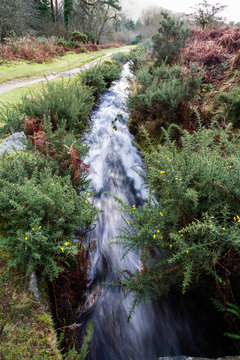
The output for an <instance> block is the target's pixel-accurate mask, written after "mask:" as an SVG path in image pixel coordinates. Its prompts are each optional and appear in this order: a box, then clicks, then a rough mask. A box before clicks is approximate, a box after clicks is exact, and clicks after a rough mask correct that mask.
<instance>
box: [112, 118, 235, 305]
mask: <svg viewBox="0 0 240 360" xmlns="http://www.w3.org/2000/svg"><path fill="white" fill-rule="evenodd" d="M175 127H176V126H175ZM172 130H174V129H173V125H172V126H170V128H169V131H168V133H167V132H166V131H165V130H163V131H164V132H165V135H166V141H165V143H164V145H163V146H158V147H157V148H152V145H151V144H149V146H150V148H148V149H147V150H146V151H145V152H144V158H145V164H146V168H147V172H146V180H147V182H148V186H149V197H148V198H146V199H145V205H144V206H143V207H136V206H135V204H132V205H131V206H127V205H125V204H122V206H123V210H124V211H125V212H126V213H128V216H130V218H131V219H130V220H128V219H127V220H126V226H125V227H124V229H123V230H122V234H121V235H120V236H119V239H118V243H119V240H120V241H121V242H122V244H123V247H124V250H125V252H128V251H130V250H131V251H135V252H139V251H141V252H142V257H141V266H140V268H139V269H138V271H136V273H132V274H130V275H129V274H127V273H126V272H123V274H122V281H123V285H125V286H126V288H127V289H128V291H134V292H135V293H136V299H135V300H136V301H135V303H138V301H139V299H141V298H145V297H146V296H152V295H157V296H160V295H162V294H165V293H167V292H168V291H169V289H171V290H173V289H175V290H176V289H177V290H181V289H182V290H183V291H185V290H186V289H189V288H191V287H196V286H206V287H207V292H208V295H209V296H214V295H216V294H217V296H218V297H221V298H222V299H226V298H228V299H231V300H230V301H234V302H235V301H236V302H237V303H239V290H240V289H239V275H240V273H239V267H238V265H237V264H238V261H239V260H238V259H239V256H240V242H239V238H240V208H239V203H240V177H239V171H240V163H239V157H240V135H239V133H236V132H233V131H232V130H231V128H230V126H228V127H227V129H226V130H224V129H222V128H221V127H218V126H217V124H216V123H213V124H212V127H211V128H209V129H206V128H204V127H200V129H199V131H195V132H193V133H192V134H190V133H188V132H187V131H183V135H182V137H181V146H180V147H177V146H176V143H175V142H174V141H171V140H170V133H171V131H172ZM178 130H179V129H178ZM234 297H235V298H234Z"/></svg>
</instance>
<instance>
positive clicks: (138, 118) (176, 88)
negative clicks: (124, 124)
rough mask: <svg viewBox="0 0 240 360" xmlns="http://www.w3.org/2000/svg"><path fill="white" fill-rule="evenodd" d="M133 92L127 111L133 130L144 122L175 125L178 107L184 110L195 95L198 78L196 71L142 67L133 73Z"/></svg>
mask: <svg viewBox="0 0 240 360" xmlns="http://www.w3.org/2000/svg"><path fill="white" fill-rule="evenodd" d="M135 83H136V84H137V87H136V91H135V92H134V93H133V94H132V95H131V96H130V98H129V107H130V110H131V111H132V116H133V119H134V122H136V124H137V126H139V123H141V122H145V121H146V120H154V121H156V122H158V125H164V126H166V125H168V124H169V123H171V122H173V121H176V119H177V117H178V118H179V120H180V117H179V116H178V115H179V114H178V111H179V107H180V105H184V106H185V108H186V107H187V101H188V100H190V99H191V98H192V97H193V96H194V95H195V94H196V93H197V91H198V89H199V87H200V84H201V76H200V74H199V72H198V69H197V68H196V67H195V66H194V65H191V67H190V69H187V68H185V67H183V66H179V65H174V66H172V67H169V66H167V65H165V64H162V65H161V66H160V67H151V66H147V65H146V66H143V67H141V68H140V70H138V71H137V73H136V80H135Z"/></svg>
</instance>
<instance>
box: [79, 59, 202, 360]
mask: <svg viewBox="0 0 240 360" xmlns="http://www.w3.org/2000/svg"><path fill="white" fill-rule="evenodd" d="M129 76H131V73H130V71H129V68H128V65H127V64H126V65H125V66H124V69H123V73H122V78H121V80H120V81H117V82H115V83H114V84H113V85H112V87H111V88H110V89H109V90H108V91H107V92H106V93H105V94H103V96H102V98H101V100H100V102H99V104H98V107H96V109H95V110H94V112H93V114H92V132H91V133H90V134H89V135H87V137H86V142H87V143H88V144H89V146H90V151H89V155H88V158H87V159H85V162H86V163H88V164H89V165H90V167H91V168H92V170H93V171H94V173H93V174H91V186H92V188H93V189H94V190H96V193H97V195H96V196H95V197H94V203H95V206H96V207H97V208H98V209H99V210H103V212H102V213H100V214H99V217H98V221H97V226H96V228H95V230H94V231H93V233H92V238H93V239H94V241H95V251H94V252H93V254H92V259H91V262H92V267H91V273H90V275H89V276H90V279H91V283H90V285H89V288H88V292H87V300H86V303H88V302H90V305H89V306H88V307H87V310H86V311H85V312H84V313H82V314H81V316H79V319H78V321H79V322H80V323H82V324H83V327H86V325H87V323H88V321H91V322H92V323H93V326H94V332H93V338H92V342H91V346H90V352H89V355H88V360H156V359H158V357H159V356H164V355H175V356H176V355H180V354H181V355H183V354H184V353H183V352H184V351H185V350H186V348H185V349H184V346H185V345H184V344H188V346H187V347H188V351H190V353H192V354H193V353H198V349H197V348H196V346H195V345H194V344H195V343H197V342H199V338H198V339H196V333H195V336H194V335H193V334H192V331H191V329H190V325H189V324H190V321H189V312H190V311H189V309H186V306H184V305H183V303H182V302H181V300H179V301H177V302H174V301H173V302H172V301H170V300H169V299H165V300H163V301H162V302H161V305H159V304H156V303H152V304H151V305H147V304H141V305H139V306H138V307H137V308H136V309H135V313H134V315H133V316H132V318H131V320H130V322H129V323H128V322H127V317H128V314H129V309H130V306H131V303H132V301H133V299H132V297H131V296H128V297H127V298H124V293H123V292H122V291H121V290H119V289H118V288H117V287H111V286H107V285H104V284H103V283H104V282H109V281H117V279H118V272H117V271H116V269H128V270H130V271H135V270H136V269H137V268H138V267H139V266H140V256H139V255H137V254H135V253H128V255H127V256H126V257H125V258H124V259H122V260H121V257H122V249H121V245H120V244H109V243H110V242H112V241H114V237H116V235H117V234H118V231H119V228H121V227H122V226H123V225H124V222H123V219H122V213H121V211H120V209H119V206H118V205H117V204H116V202H115V201H114V199H113V198H112V197H111V196H110V195H108V194H106V192H110V193H112V194H114V195H115V196H117V197H119V198H121V199H122V200H123V201H125V202H127V203H129V204H131V205H132V204H135V205H136V206H137V205H141V204H142V202H143V199H144V198H145V196H146V195H147V194H146V187H145V185H144V183H143V179H142V178H141V177H140V176H139V175H138V174H137V173H136V172H135V171H134V170H133V169H132V167H134V166H136V165H139V164H140V165H141V164H142V159H141V157H140V154H139V152H138V151H137V149H136V147H135V146H134V144H133V141H134V138H133V136H132V135H131V134H130V133H129V131H128V128H127V119H128V113H127V111H126V110H125V107H126V101H127V96H128V90H127V88H128V77H129ZM119 113H121V114H122V115H123V116H122V119H119V120H118V121H116V122H115V123H114V125H116V127H117V130H115V129H114V128H113V123H112V122H113V121H114V120H115V119H116V117H117V114H119ZM100 289H102V290H100ZM100 291H102V292H101V294H100ZM96 294H100V295H98V296H95V295H96ZM93 299H94V300H93ZM198 335H199V334H198ZM185 354H186V353H185ZM180 358H181V359H182V357H179V359H180Z"/></svg>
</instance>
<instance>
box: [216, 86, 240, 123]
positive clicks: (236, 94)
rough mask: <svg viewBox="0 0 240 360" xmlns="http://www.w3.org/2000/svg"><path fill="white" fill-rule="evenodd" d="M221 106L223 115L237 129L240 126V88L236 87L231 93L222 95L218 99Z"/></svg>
mask: <svg viewBox="0 0 240 360" xmlns="http://www.w3.org/2000/svg"><path fill="white" fill-rule="evenodd" d="M218 102H219V104H221V105H222V108H223V115H224V117H225V119H226V120H227V121H230V122H231V123H232V124H233V125H234V126H235V127H238V128H239V126H240V87H236V88H235V89H233V90H232V91H231V92H229V93H222V94H220V95H219V97H218Z"/></svg>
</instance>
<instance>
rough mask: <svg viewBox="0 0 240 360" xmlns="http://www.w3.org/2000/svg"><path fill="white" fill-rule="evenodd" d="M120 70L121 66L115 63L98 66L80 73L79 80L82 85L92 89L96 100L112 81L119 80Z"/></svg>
mask: <svg viewBox="0 0 240 360" xmlns="http://www.w3.org/2000/svg"><path fill="white" fill-rule="evenodd" d="M121 68H122V67H121V65H119V64H117V63H115V62H114V63H111V64H106V63H105V64H100V65H98V66H94V67H93V68H91V69H88V70H85V71H84V72H82V73H80V74H79V80H80V82H81V84H82V85H85V86H89V87H91V88H92V89H93V95H94V96H95V98H96V99H97V98H98V97H99V96H100V95H101V93H102V92H103V91H105V90H106V89H107V87H108V86H110V84H111V82H112V81H113V80H119V79H120V73H121Z"/></svg>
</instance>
